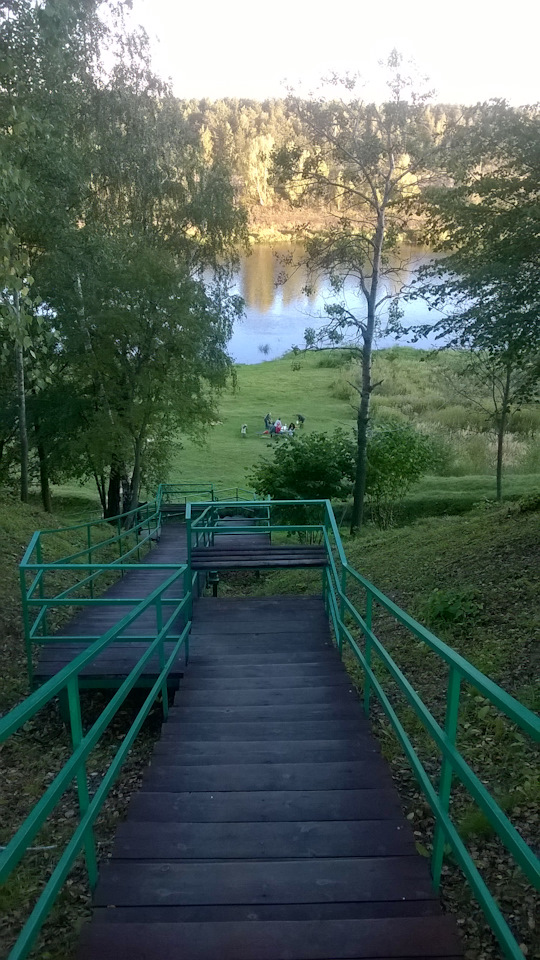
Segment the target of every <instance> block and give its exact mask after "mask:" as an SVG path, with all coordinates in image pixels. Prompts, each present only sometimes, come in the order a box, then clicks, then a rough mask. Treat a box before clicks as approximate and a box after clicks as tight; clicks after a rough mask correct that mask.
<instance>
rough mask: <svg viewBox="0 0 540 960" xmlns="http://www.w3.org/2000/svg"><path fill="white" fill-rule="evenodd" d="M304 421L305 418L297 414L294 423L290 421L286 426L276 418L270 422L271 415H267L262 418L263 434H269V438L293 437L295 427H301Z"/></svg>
mask: <svg viewBox="0 0 540 960" xmlns="http://www.w3.org/2000/svg"><path fill="white" fill-rule="evenodd" d="M305 419H306V418H305V417H303V416H302V414H301V413H298V414H297V415H296V423H295V422H294V420H292V421H291V422H290V423H289V425H288V426H287V422H286V421H285V423H284V422H283V421H282V420H281V418H280V417H278V418H277V420H272V414H271V413H267V414H266V416H265V418H264V433H267V434H269V436H271V437H273V436H276V437H277V436H282V437H285V436H288V437H294V432H295V430H296V427H297V426H299V427H303V425H304V423H305Z"/></svg>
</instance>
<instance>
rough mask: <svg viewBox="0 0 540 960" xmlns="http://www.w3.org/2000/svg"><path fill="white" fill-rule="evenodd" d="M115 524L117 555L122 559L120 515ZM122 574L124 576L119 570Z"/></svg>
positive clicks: (122, 572)
mask: <svg viewBox="0 0 540 960" xmlns="http://www.w3.org/2000/svg"><path fill="white" fill-rule="evenodd" d="M116 526H117V528H118V557H119V559H120V560H121V559H122V549H123V548H122V517H118V520H117V521H116ZM121 574H122V576H124V571H123V570H122V571H121Z"/></svg>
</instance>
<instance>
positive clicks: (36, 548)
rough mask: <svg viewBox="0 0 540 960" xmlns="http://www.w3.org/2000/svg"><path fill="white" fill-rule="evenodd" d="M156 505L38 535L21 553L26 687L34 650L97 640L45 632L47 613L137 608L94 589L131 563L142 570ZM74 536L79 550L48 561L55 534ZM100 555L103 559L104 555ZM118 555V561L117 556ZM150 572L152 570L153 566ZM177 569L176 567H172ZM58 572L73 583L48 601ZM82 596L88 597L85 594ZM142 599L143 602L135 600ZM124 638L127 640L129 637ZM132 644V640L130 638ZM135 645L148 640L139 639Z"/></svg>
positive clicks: (157, 516) (155, 528)
mask: <svg viewBox="0 0 540 960" xmlns="http://www.w3.org/2000/svg"><path fill="white" fill-rule="evenodd" d="M160 507H161V501H160V500H159V499H156V500H153V501H151V502H150V503H145V504H143V505H142V506H140V507H136V508H135V509H134V510H130V511H128V512H127V513H123V514H120V515H118V516H116V517H109V518H107V519H104V520H91V521H89V522H87V523H79V524H76V525H74V526H72V527H59V528H57V529H55V530H37V531H36V532H35V533H34V535H33V537H32V539H31V541H30V543H29V545H28V548H27V549H26V551H25V554H24V557H23V559H22V561H21V563H20V567H19V577H20V586H21V599H22V618H23V627H24V643H25V650H26V661H27V669H28V680H29V683H30V686H32V683H33V663H32V661H33V648H34V646H35V645H43V644H47V643H49V642H52V641H54V642H55V643H59V642H65V643H70V642H73V641H76V640H77V641H78V640H81V641H83V640H86V641H88V642H90V641H92V640H98V639H99V637H100V636H101V634H97V635H92V636H84V637H83V636H81V635H80V634H77V635H76V636H69V635H67V634H65V635H63V636H58V635H56V633H55V632H50V631H49V611H51V610H54V609H56V610H60V609H64V610H65V609H66V608H71V610H72V612H74V609H75V608H80V607H84V606H89V605H94V604H96V603H99V605H100V606H103V605H107V604H109V605H114V604H126V603H133V604H135V603H138V602H139V600H137V599H135V600H133V599H130V600H126V599H123V600H122V599H121V600H115V599H112V598H111V599H107V598H104V597H101V596H99V595H98V596H97V597H96V585H97V586H98V587H99V586H101V584H97V581H98V580H99V578H101V583H102V584H103V581H104V580H105V579H106V580H108V581H110V580H111V578H112V577H117V576H123V575H124V572H125V571H126V570H130V569H132V567H133V564H134V563H136V564H137V567H138V568H139V569H145V565H144V564H141V563H140V560H141V556H142V555H143V553H144V552H145V550H146V549H148V548H149V547H151V546H152V544H153V543H155V542H156V541H157V539H158V537H159V532H160V527H161V512H160ZM72 533H75V534H76V536H77V539H78V540H79V541H80V543H81V544H83V546H80V548H79V549H77V550H75V551H74V552H73V553H68V554H65V555H64V556H60V557H56V558H54V559H50V554H51V550H52V548H51V546H50V544H51V541H52V538H53V537H58V535H60V534H72ZM104 553H105V559H100V557H101V558H103V554H104ZM116 554H117V556H116ZM152 569H155V568H154V567H153V566H152ZM171 569H175V570H176V569H177V566H171ZM61 571H63V572H64V574H65V575H66V576H68V575H70V577H71V578H72V579H73V583H71V584H70V585H69V586H67V587H64V588H63V589H62V590H60V591H59V592H56V593H54V594H53V593H51V594H50V595H48V596H47V590H48V588H49V586H50V584H52V583H53V581H54V579H55V575H57V574H59V573H60V572H61ZM86 594H87V595H86ZM139 599H140V600H142V599H143V598H139ZM124 639H126V640H128V639H130V638H129V637H125V638H124ZM133 639H134V638H133ZM137 639H139V640H144V639H152V638H150V637H146V638H145V637H138V638H137Z"/></svg>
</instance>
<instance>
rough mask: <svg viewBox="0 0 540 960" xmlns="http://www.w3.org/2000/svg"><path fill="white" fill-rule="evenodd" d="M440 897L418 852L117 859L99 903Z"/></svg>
mask: <svg viewBox="0 0 540 960" xmlns="http://www.w3.org/2000/svg"><path fill="white" fill-rule="evenodd" d="M435 897H436V894H435V892H434V890H433V886H432V883H431V877H430V874H429V869H428V864H427V861H426V860H424V859H423V858H422V857H419V856H418V855H415V856H403V857H373V858H368V857H366V858H355V857H351V858H348V859H343V858H341V859H335V858H325V859H322V860H320V861H313V860H286V861H283V860H277V861H270V862H268V861H266V860H264V861H260V860H242V861H231V862H222V863H216V862H213V863H208V862H194V863H176V862H169V861H165V862H163V861H161V862H159V863H151V862H142V863H141V862H136V863H133V862H131V861H129V862H124V861H121V860H118V861H114V860H112V861H109V862H108V863H105V864H104V865H103V867H102V869H101V871H100V882H99V884H98V887H97V889H96V892H95V895H94V902H95V904H96V905H97V906H111V905H117V906H123V905H129V906H135V907H136V906H138V905H140V906H151V905H152V904H156V905H161V904H163V905H169V906H174V905H176V904H178V905H183V904H218V903H243V904H248V903H252V904H256V903H285V902H290V903H327V902H329V901H330V902H339V903H347V902H348V903H355V902H356V901H364V902H366V901H374V900H397V899H403V900H429V899H433V898H435Z"/></svg>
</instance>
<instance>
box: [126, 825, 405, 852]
mask: <svg viewBox="0 0 540 960" xmlns="http://www.w3.org/2000/svg"><path fill="white" fill-rule="evenodd" d="M414 853H415V845H414V837H413V835H412V830H411V829H410V827H409V825H408V824H407V821H406V820H365V821H362V822H359V821H355V820H344V821H341V822H338V821H335V820H334V821H319V822H317V821H310V822H297V823H225V824H223V823H164V822H161V823H159V822H158V823H156V822H154V821H147V822H146V823H144V824H141V823H139V822H138V821H130V820H128V821H127V822H126V823H121V824H120V826H119V828H118V831H117V834H116V839H115V843H114V849H113V853H112V858H113V860H114V859H116V860H242V859H246V860H278V859H280V860H281V859H291V860H297V859H301V858H304V857H333V858H336V857H389V856H394V857H395V856H404V855H408V856H410V855H412V854H414Z"/></svg>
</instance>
